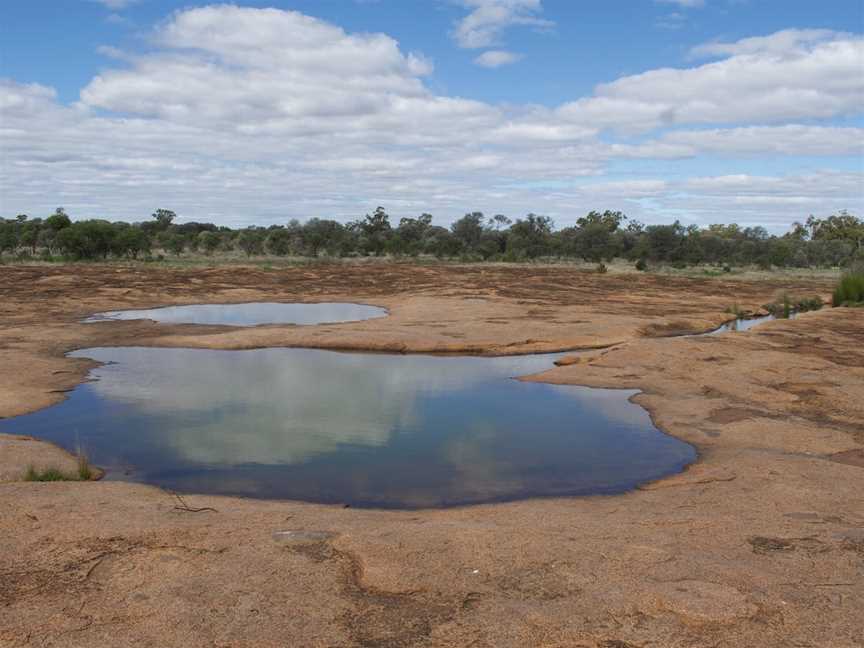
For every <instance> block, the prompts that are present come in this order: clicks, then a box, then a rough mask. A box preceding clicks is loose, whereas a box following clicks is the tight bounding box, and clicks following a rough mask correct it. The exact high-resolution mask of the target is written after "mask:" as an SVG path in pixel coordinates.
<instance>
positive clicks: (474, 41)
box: [453, 0, 554, 49]
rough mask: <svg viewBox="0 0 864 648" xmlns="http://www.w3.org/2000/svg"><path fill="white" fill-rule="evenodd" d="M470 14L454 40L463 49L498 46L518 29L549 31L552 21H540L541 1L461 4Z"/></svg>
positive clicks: (465, 1)
mask: <svg viewBox="0 0 864 648" xmlns="http://www.w3.org/2000/svg"><path fill="white" fill-rule="evenodd" d="M462 4H463V5H464V6H465V7H466V8H468V9H470V10H471V13H469V14H468V15H467V16H465V17H464V18H463V19H462V20H460V21H459V22H457V23H456V28H455V29H454V31H453V38H454V39H455V40H456V42H457V43H458V45H459V46H460V47H465V48H469V49H476V48H480V47H490V46H493V45H496V44H497V43H498V39H499V38H500V36H501V34H502V33H503V32H504V31H505V30H506V29H508V28H509V27H513V26H516V25H523V26H526V25H527V26H530V27H534V28H539V29H549V28H550V27H553V26H554V23H553V22H552V21H550V20H546V19H544V18H540V17H539V14H540V13H541V12H542V11H543V6H542V4H541V0H462Z"/></svg>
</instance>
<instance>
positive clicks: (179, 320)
mask: <svg viewBox="0 0 864 648" xmlns="http://www.w3.org/2000/svg"><path fill="white" fill-rule="evenodd" d="M385 315H387V311H386V309H384V308H379V307H378V306H367V305H366V304H350V303H340V302H322V303H318V304H280V303H276V302H254V303H248V304H192V305H190V306H165V307H164V308H149V309H142V310H123V311H107V312H105V313H96V314H95V315H92V316H91V317H88V318H87V319H85V320H84V322H87V323H92V322H104V321H105V320H136V319H148V320H154V321H156V322H161V323H165V324H222V325H226V326H258V325H259V324H300V325H307V324H335V323H337V322H357V321H360V320H367V319H373V318H376V317H384V316H385Z"/></svg>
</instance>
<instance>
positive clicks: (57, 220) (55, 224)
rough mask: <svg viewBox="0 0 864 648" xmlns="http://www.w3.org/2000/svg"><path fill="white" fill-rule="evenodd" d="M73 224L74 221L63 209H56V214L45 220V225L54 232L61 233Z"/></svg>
mask: <svg viewBox="0 0 864 648" xmlns="http://www.w3.org/2000/svg"><path fill="white" fill-rule="evenodd" d="M71 224H72V220H71V219H70V218H69V216H68V214H66V211H65V210H64V209H63V208H62V207H58V208H57V209H55V210H54V213H53V214H51V215H50V216H49V217H48V218H46V219H45V225H46V226H47V227H48V229H50V230H51V231H53V232H59V231H60V230H62V229H64V228H66V227H69V226H70V225H71Z"/></svg>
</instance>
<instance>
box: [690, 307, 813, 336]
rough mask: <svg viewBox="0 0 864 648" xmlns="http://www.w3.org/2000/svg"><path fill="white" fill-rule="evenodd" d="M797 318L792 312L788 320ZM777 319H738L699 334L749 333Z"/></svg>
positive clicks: (771, 316)
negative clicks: (756, 327) (754, 328)
mask: <svg viewBox="0 0 864 648" xmlns="http://www.w3.org/2000/svg"><path fill="white" fill-rule="evenodd" d="M797 316H798V313H795V312H792V313H790V314H789V318H788V319H795V318H796V317H797ZM775 319H777V318H776V317H775V316H774V315H759V316H757V317H739V318H737V319H734V320H731V321H729V322H726V323H725V324H722V325H721V326H719V327H717V328H716V329H714V330H713V331H708V332H707V333H699V334H698V335H717V334H718V333H727V332H729V331H747V330H749V329H751V328H753V327H754V326H759V324H764V323H765V322H770V321H772V320H775Z"/></svg>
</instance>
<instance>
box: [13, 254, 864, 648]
mask: <svg viewBox="0 0 864 648" xmlns="http://www.w3.org/2000/svg"><path fill="white" fill-rule="evenodd" d="M0 273H2V276H3V279H4V280H3V281H2V282H0V297H2V302H0V311H2V312H0V354H2V360H3V361H2V363H0V415H5V416H10V415H14V414H18V413H22V412H25V411H31V410H33V409H37V408H39V407H44V406H45V405H48V404H50V403H52V402H55V401H57V400H58V399H59V398H62V392H58V391H57V390H63V389H68V388H71V387H73V386H74V385H75V384H77V382H78V381H80V380H81V379H82V378H83V376H84V375H85V373H86V369H87V363H86V361H80V360H70V359H66V358H64V357H63V353H64V352H66V351H68V350H71V349H73V348H80V347H87V346H99V345H127V344H136V345H141V344H144V345H160V346H164V345H174V346H202V347H208V348H247V347H253V346H268V345H288V344H290V345H305V346H322V347H340V348H373V349H386V350H400V351H432V350H434V351H443V350H448V351H459V352H466V351H470V352H478V353H514V352H525V351H538V350H557V349H562V348H575V347H588V346H606V345H610V344H617V346H616V347H615V348H613V349H604V350H598V351H595V352H592V353H591V354H589V356H588V357H587V358H580V362H578V363H575V364H571V365H568V366H563V367H558V368H553V369H550V371H549V372H546V373H543V374H541V375H540V376H536V377H530V378H529V379H532V380H537V379H539V380H544V381H549V382H557V383H564V384H586V385H593V386H604V387H628V388H630V387H634V388H639V389H642V390H643V394H641V395H639V396H637V402H639V403H640V404H641V405H643V406H644V407H646V408H647V409H648V410H649V411H650V412H651V414H652V416H653V417H654V419H655V421H657V423H658V424H659V425H661V426H662V427H663V428H664V429H665V430H667V431H668V432H670V433H672V434H674V435H676V436H679V437H681V438H682V439H684V440H686V441H688V442H690V443H693V444H694V445H695V446H696V447H697V448H698V450H699V452H700V457H701V460H700V462H699V463H698V464H696V465H695V466H694V467H693V468H691V469H690V470H688V471H687V472H685V473H683V474H681V475H679V476H676V477H673V478H671V479H667V480H663V481H661V482H658V483H655V484H649V485H646V486H644V487H643V488H642V489H640V490H638V491H636V492H633V493H630V494H627V495H623V496H615V497H594V498H571V499H548V500H533V501H525V502H517V503H512V504H502V505H494V506H480V507H466V508H462V509H450V510H444V511H421V512H401V513H400V512H381V511H368V510H354V509H341V508H336V507H326V506H316V505H309V504H302V503H295V502H258V501H251V500H242V499H236V498H219V497H204V496H197V495H190V496H187V497H185V498H184V500H185V503H184V502H180V501H179V500H177V499H175V498H173V497H172V496H170V495H169V494H166V493H164V492H162V491H160V490H158V489H155V488H150V487H146V486H140V485H130V484H121V483H110V482H105V483H98V482H92V483H45V484H35V483H21V482H13V483H5V484H0V507H2V510H0V530H2V537H3V538H4V547H3V550H2V553H0V646H19V645H22V646H23V645H39V646H49V645H58V646H59V645H62V646H78V645H81V646H83V645H87V646H91V647H92V646H103V645H104V646H127V645H128V646H140V645H160V646H175V645H176V646H199V645H201V646H205V645H206V646H256V647H257V646H285V645H291V646H420V645H422V646H469V645H471V646H520V647H521V646H562V647H563V646H586V647H592V648H594V647H604V648H612V647H614V648H627V647H628V646H630V647H640V648H647V647H648V646H730V647H731V646H736V647H737V646H750V645H759V646H789V645H800V646H832V647H844V646H860V645H862V644H861V637H862V636H864V624H862V620H861V615H860V610H861V609H862V606H864V504H862V499H861V495H860V494H861V492H864V469H862V467H861V465H860V462H857V463H856V461H853V460H850V459H849V457H852V458H853V459H854V457H856V456H858V455H856V453H860V451H861V448H862V446H864V432H862V430H864V349H862V346H861V340H862V339H864V312H861V311H856V310H845V309H844V310H840V309H832V310H825V311H821V312H818V313H812V314H806V315H804V316H802V317H800V318H799V319H797V320H794V321H782V322H772V323H768V324H765V325H763V326H761V327H759V328H757V329H755V330H753V331H750V332H746V333H739V334H733V335H720V336H712V337H701V338H687V339H681V338H679V339H676V338H651V337H644V336H645V335H646V334H653V335H659V334H662V333H664V332H668V331H671V330H685V329H686V330H696V329H702V328H708V327H710V326H712V325H715V324H717V323H719V322H721V321H722V320H723V319H725V318H727V317H728V315H725V314H724V311H725V309H726V308H727V307H728V306H730V305H731V304H732V303H733V302H734V303H737V304H738V305H739V306H740V307H741V308H750V309H756V308H758V307H759V306H760V305H761V304H762V303H764V302H765V301H768V300H769V299H770V298H771V297H772V296H773V294H774V293H775V292H776V291H777V290H779V289H781V288H789V289H793V290H795V291H797V292H802V293H812V292H819V293H822V294H824V293H825V292H826V289H827V286H826V285H825V284H822V283H815V282H814V283H811V284H808V285H802V284H800V283H799V284H797V285H794V286H779V285H775V284H769V283H761V282H736V281H729V280H724V281H719V280H716V279H705V280H696V279H681V278H670V277H658V276H652V275H642V276H638V277H637V278H634V277H632V276H630V277H626V278H622V277H615V276H603V275H596V274H587V273H575V272H572V271H570V270H567V269H566V268H555V267H543V266H541V267H524V266H522V267H503V268H502V267H493V268H489V267H482V266H469V267H463V268H459V267H453V266H446V267H416V266H408V265H406V266H376V267H373V268H368V267H364V268H352V267H350V266H349V267H347V268H346V267H338V268H337V267H328V266H321V267H314V268H303V269H292V270H279V271H264V270H257V269H225V268H220V269H213V270H188V271H185V270H184V271H179V270H150V269H142V268H140V267H139V268H116V267H111V266H106V267H88V266H82V267H75V268H74V269H72V270H68V269H67V270H64V269H61V268H56V267H48V268H37V267H30V268H17V267H4V268H0ZM298 298H299V299H304V300H324V299H327V300H334V299H350V300H352V301H364V302H367V303H374V304H379V305H382V306H386V307H387V308H389V309H390V311H391V316H390V317H388V318H384V319H380V320H372V321H369V322H360V323H353V324H343V325H329V326H318V327H309V328H299V327H264V328H259V329H255V330H236V329H229V328H216V329H211V328H209V327H193V326H173V327H160V326H156V325H154V324H152V323H141V322H113V323H103V324H89V325H83V324H78V323H77V320H78V319H80V318H81V317H83V316H85V315H87V314H89V313H92V312H96V311H100V310H109V309H119V308H126V307H129V308H133V307H136V308H137V307H148V306H156V305H162V304H176V303H196V302H225V301H232V302H234V301H254V300H260V299H267V300H281V299H284V300H289V299H298ZM5 443H6V445H0V453H2V454H0V473H2V474H7V475H8V474H10V470H11V469H10V468H9V467H8V465H7V464H8V463H9V462H10V461H20V457H19V456H18V455H16V454H14V453H12V452H9V451H7V449H6V448H7V447H9V444H10V443H13V441H12V440H9V439H8V438H7V439H6V440H5ZM22 443H23V442H22ZM27 443H31V444H32V443H33V442H27ZM40 445H41V444H40ZM834 459H837V460H836V461H835V460H834ZM184 507H185V508H184ZM206 507H210V508H212V509H215V511H211V510H198V509H202V508H206ZM188 509H194V510H195V511H197V512H193V511H192V510H188Z"/></svg>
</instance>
